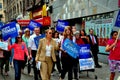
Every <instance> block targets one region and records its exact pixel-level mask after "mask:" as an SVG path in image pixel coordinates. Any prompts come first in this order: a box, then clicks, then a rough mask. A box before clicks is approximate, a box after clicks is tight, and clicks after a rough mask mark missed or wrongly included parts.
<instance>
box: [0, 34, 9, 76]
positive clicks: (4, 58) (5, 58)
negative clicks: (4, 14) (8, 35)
mask: <svg viewBox="0 0 120 80" xmlns="http://www.w3.org/2000/svg"><path fill="white" fill-rule="evenodd" d="M0 41H1V42H4V43H6V44H8V42H7V41H3V39H2V36H0ZM0 52H1V57H0V58H1V64H0V68H1V74H3V70H4V67H5V73H4V75H6V76H8V71H9V58H10V55H11V52H10V51H8V49H4V50H3V49H2V48H0ZM4 65H5V66H4Z"/></svg>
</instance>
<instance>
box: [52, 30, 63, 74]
mask: <svg viewBox="0 0 120 80" xmlns="http://www.w3.org/2000/svg"><path fill="white" fill-rule="evenodd" d="M54 40H55V41H56V43H57V45H59V44H60V39H59V33H58V32H57V31H55V33H54ZM55 54H56V59H57V61H56V62H55V63H54V64H53V69H54V68H55V64H56V66H57V70H58V72H59V74H60V73H61V64H60V56H59V50H56V51H55Z"/></svg>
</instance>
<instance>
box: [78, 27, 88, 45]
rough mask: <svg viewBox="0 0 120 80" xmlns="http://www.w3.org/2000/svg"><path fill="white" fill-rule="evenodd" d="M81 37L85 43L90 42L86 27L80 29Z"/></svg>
mask: <svg viewBox="0 0 120 80" xmlns="http://www.w3.org/2000/svg"><path fill="white" fill-rule="evenodd" d="M80 37H81V39H82V40H83V42H84V43H85V44H88V43H89V37H88V36H87V35H86V32H85V30H84V29H81V30H80Z"/></svg>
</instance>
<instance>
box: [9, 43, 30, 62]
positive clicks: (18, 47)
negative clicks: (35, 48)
mask: <svg viewBox="0 0 120 80" xmlns="http://www.w3.org/2000/svg"><path fill="white" fill-rule="evenodd" d="M12 48H14V59H15V60H24V55H25V53H26V55H27V56H28V50H27V47H26V44H25V43H24V42H22V44H16V43H14V44H13V45H9V46H8V49H9V50H11V49H12Z"/></svg>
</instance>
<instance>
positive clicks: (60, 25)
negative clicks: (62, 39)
mask: <svg viewBox="0 0 120 80" xmlns="http://www.w3.org/2000/svg"><path fill="white" fill-rule="evenodd" d="M68 25H69V23H68V22H67V21H64V20H58V22H57V25H56V30H57V31H58V32H60V33H62V32H64V28H65V27H66V26H68Z"/></svg>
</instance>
